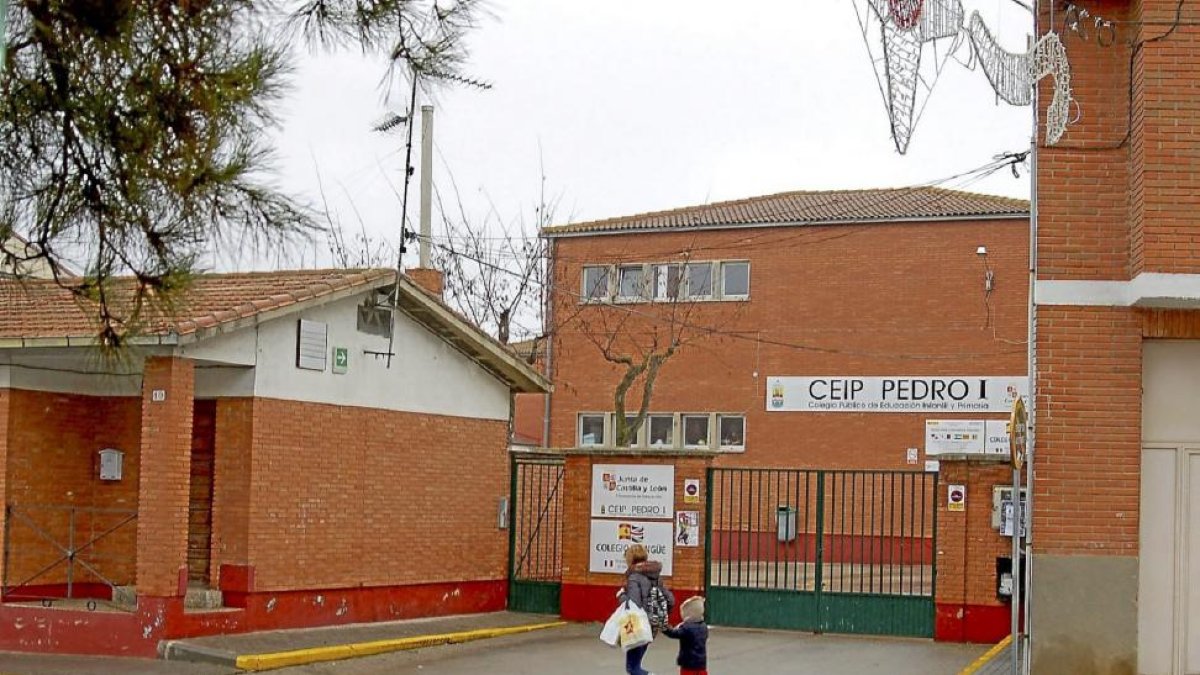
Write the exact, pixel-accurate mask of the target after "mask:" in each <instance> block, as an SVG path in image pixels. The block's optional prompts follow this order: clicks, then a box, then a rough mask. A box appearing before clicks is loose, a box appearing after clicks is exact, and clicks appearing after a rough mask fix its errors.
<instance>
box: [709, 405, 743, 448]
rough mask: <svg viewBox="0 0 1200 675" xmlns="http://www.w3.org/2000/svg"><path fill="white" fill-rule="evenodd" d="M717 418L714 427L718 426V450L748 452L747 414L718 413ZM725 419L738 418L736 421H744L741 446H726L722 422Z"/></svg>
mask: <svg viewBox="0 0 1200 675" xmlns="http://www.w3.org/2000/svg"><path fill="white" fill-rule="evenodd" d="M715 417H716V420H715V421H714V425H715V426H716V431H717V437H716V440H717V449H718V450H721V451H723V452H745V451H746V414H745V413H716V415H715ZM725 418H729V419H734V418H736V419H740V420H741V421H742V443H741V445H726V444H725V441H724V439H723V438H722V437H721V420H723V419H725Z"/></svg>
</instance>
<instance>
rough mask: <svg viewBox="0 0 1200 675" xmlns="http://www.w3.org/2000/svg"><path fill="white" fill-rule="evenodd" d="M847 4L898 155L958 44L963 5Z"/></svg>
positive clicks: (929, 0)
mask: <svg viewBox="0 0 1200 675" xmlns="http://www.w3.org/2000/svg"><path fill="white" fill-rule="evenodd" d="M852 2H853V4H854V10H855V12H856V13H857V14H858V19H859V26H860V27H861V28H862V34H863V41H864V42H865V43H866V45H867V52H868V53H869V54H870V56H871V65H872V66H873V68H874V70H875V79H876V81H877V82H878V83H879V90H880V93H881V94H882V95H883V102H884V106H885V107H886V109H887V113H888V118H889V119H890V120H891V127H892V139H893V141H894V142H895V144H896V150H897V151H898V152H899V153H900V154H902V155H903V154H904V153H905V152H906V151H907V150H908V142H909V140H910V139H911V138H912V134H913V129H914V128H915V127H916V124H917V121H918V120H919V119H920V117H921V112H922V111H923V110H924V109H925V104H926V103H927V102H928V101H929V96H930V94H932V93H933V87H934V85H935V84H936V83H937V80H938V77H940V76H941V73H942V69H943V68H944V67H945V65H946V62H947V61H948V60H949V59H950V56H951V55H952V54H953V53H954V52H955V50H956V49H958V47H959V45H960V44H961V43H962V39H963V32H962V26H963V6H962V2H961V0H852ZM943 43H945V44H943ZM926 51H928V52H930V53H928V54H926V53H925V52H926Z"/></svg>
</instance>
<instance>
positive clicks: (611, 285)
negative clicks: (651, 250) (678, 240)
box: [579, 260, 750, 302]
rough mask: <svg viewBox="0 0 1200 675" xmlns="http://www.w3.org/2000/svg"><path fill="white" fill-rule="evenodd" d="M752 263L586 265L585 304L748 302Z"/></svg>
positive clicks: (583, 297)
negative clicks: (609, 302) (651, 301)
mask: <svg viewBox="0 0 1200 675" xmlns="http://www.w3.org/2000/svg"><path fill="white" fill-rule="evenodd" d="M749 297H750V263H749V262H748V261H745V260H727V261H707V262H675V263H650V264H639V265H585V266H584V268H583V285H582V287H581V288H580V293H579V298H580V300H581V301H582V302H608V301H612V300H617V301H620V302H642V301H650V300H653V301H656V302H664V301H668V302H669V301H676V300H688V301H705V300H746V299H748V298H749Z"/></svg>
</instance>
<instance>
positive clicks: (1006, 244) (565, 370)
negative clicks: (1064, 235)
mask: <svg viewBox="0 0 1200 675" xmlns="http://www.w3.org/2000/svg"><path fill="white" fill-rule="evenodd" d="M979 245H985V246H987V248H988V252H989V255H988V262H989V264H990V265H991V267H992V269H993V270H994V272H995V279H996V286H995V291H994V292H993V293H992V294H991V297H990V305H991V317H990V323H989V319H988V312H987V309H986V308H985V304H984V293H983V289H984V265H983V262H982V261H981V260H980V259H979V258H978V256H976V254H975V249H976V247H977V246H979ZM555 246H556V253H555V267H554V278H555V287H556V291H557V292H556V296H555V299H556V301H557V302H556V305H555V308H554V317H555V319H556V321H558V322H561V323H562V324H563V325H561V326H560V327H559V328H558V330H557V332H556V333H555V336H556V340H555V345H554V349H555V352H554V361H553V364H554V373H553V379H554V383H555V393H554V394H553V396H552V401H553V408H552V412H551V425H552V426H551V439H550V440H551V444H552V445H555V446H560V447H561V446H570V445H573V444H574V443H575V441H576V439H575V424H576V422H575V420H576V417H575V416H576V413H578V412H580V411H601V412H603V411H609V410H611V409H612V401H611V392H612V390H613V387H614V383H615V382H616V381H617V377H618V370H617V369H616V368H615V367H614V366H612V365H610V364H608V363H607V362H606V361H604V359H603V358H601V356H600V352H599V350H598V349H597V347H596V346H595V345H594V344H593V343H592V342H591V341H590V340H589V339H588V334H589V333H591V334H592V335H596V334H598V333H602V332H603V325H602V322H601V320H600V319H599V318H598V317H599V314H600V313H602V312H607V313H609V314H610V315H611V316H612V317H616V318H615V319H613V320H612V322H610V324H609V325H610V326H616V325H617V323H616V321H618V320H619V318H620V316H622V315H621V314H620V312H621V310H620V309H601V308H598V307H595V306H581V305H579V304H578V302H577V301H576V298H577V297H578V295H577V293H578V288H579V284H580V275H581V267H582V266H583V265H584V264H587V263H617V262H642V261H647V262H662V261H667V260H671V259H678V257H679V256H678V252H680V251H687V250H690V251H692V258H693V259H694V260H719V259H743V260H744V259H749V260H750V261H751V263H750V264H751V270H750V298H751V299H750V300H749V301H748V302H723V303H708V304H699V305H697V306H695V307H694V308H693V309H691V310H689V311H691V315H690V316H689V318H688V321H689V323H691V324H693V325H695V326H701V327H712V328H717V329H719V330H720V332H721V333H722V334H721V335H712V336H707V337H701V338H698V339H697V340H696V341H695V342H693V343H691V344H688V345H686V346H685V347H684V348H683V349H682V350H681V351H680V352H679V353H678V354H677V355H676V356H674V357H673V358H672V359H671V360H670V361H668V363H667V364H666V366H664V368H663V370H662V373H661V375H660V377H659V380H658V384H657V386H656V388H655V391H654V397H653V400H652V405H651V410H654V411H665V412H733V413H743V412H744V413H745V414H746V452H745V453H744V454H741V455H731V456H727V457H722V458H721V459H720V460H718V463H720V464H733V465H740V466H749V465H759V466H761V465H781V466H821V467H844V468H902V467H906V465H905V450H906V448H909V447H922V446H923V444H924V419H925V418H924V416H922V415H919V414H895V415H892V414H859V415H856V414H846V413H839V414H824V415H823V414H808V413H780V412H771V413H769V412H766V410H765V407H766V406H765V378H766V377H767V376H773V375H837V374H846V375H888V374H913V375H946V374H979V375H1021V374H1024V373H1025V372H1026V363H1025V362H1026V356H1025V346H1024V344H1023V341H1024V339H1025V336H1026V316H1027V308H1026V298H1027V295H1028V272H1027V259H1028V251H1029V243H1028V224H1027V222H1026V221H1023V220H1009V221H981V222H963V223H957V222H953V223H928V224H920V223H913V224H890V225H866V226H842V227H805V228H776V229H761V228H760V229H745V230H734V231H701V232H679V233H661V234H640V235H617V236H604V237H585V238H564V239H559V240H556V242H555ZM673 254H675V255H673ZM626 307H628V308H630V309H633V310H635V311H636V312H638V314H636V315H634V316H633V317H631V318H629V319H627V323H626V324H625V325H623V326H621V328H622V330H628V329H633V330H644V329H645V322H646V321H647V320H650V321H652V320H654V313H655V312H660V311H665V310H663V309H662V305H653V304H650V303H639V304H635V305H629V306H626ZM642 313H645V314H648V315H649V318H648V319H647V318H645V317H643V316H642ZM639 321H640V322H641V324H642V325H639ZM631 399H632V401H631V403H636V402H637V400H638V397H637V396H631Z"/></svg>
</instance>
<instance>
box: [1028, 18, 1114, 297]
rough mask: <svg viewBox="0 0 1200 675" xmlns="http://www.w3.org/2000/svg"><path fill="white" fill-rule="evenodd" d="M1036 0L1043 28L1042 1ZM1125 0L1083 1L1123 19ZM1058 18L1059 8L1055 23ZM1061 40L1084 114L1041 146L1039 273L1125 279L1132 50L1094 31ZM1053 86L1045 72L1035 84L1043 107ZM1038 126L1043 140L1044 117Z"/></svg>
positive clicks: (1043, 275) (1050, 276) (1045, 20)
mask: <svg viewBox="0 0 1200 675" xmlns="http://www.w3.org/2000/svg"><path fill="white" fill-rule="evenodd" d="M1039 4H1040V5H1041V6H1042V7H1043V14H1042V27H1043V29H1046V28H1047V26H1048V25H1049V15H1048V14H1047V13H1046V12H1045V5H1046V3H1045V2H1042V3H1039ZM1128 5H1129V3H1128V2H1116V1H1113V0H1102V1H1100V2H1096V3H1091V4H1089V5H1088V7H1087V8H1088V11H1090V12H1091V13H1092V14H1093V15H1095V16H1102V17H1104V18H1106V19H1110V20H1113V21H1124V20H1126V19H1127V18H1128V17H1129V12H1128ZM1062 17H1063V14H1062V10H1061V9H1059V10H1058V11H1057V12H1056V21H1057V22H1059V24H1060V26H1059V27H1060V28H1061V22H1062ZM1092 32H1093V33H1094V32H1095V31H1092ZM1122 37H1125V36H1122ZM1063 39H1064V40H1065V43H1066V46H1067V53H1068V57H1069V59H1070V62H1071V86H1072V89H1073V92H1074V93H1073V96H1074V98H1075V99H1076V100H1077V101H1078V102H1079V105H1080V110H1081V112H1082V115H1081V116H1080V118H1079V122H1078V123H1077V124H1074V125H1072V126H1071V127H1070V128H1069V130H1068V131H1067V133H1066V135H1064V136H1063V139H1062V140H1061V141H1060V143H1059V144H1058V145H1057V146H1054V147H1050V148H1042V149H1041V150H1040V151H1039V155H1038V228H1039V233H1038V234H1039V236H1038V269H1039V272H1040V277H1041V278H1043V279H1110V280H1111V279H1128V278H1129V276H1128V273H1129V263H1130V229H1129V225H1128V217H1129V203H1130V180H1131V176H1130V169H1129V163H1128V161H1129V145H1128V143H1125V144H1122V141H1123V140H1124V139H1125V138H1126V135H1127V133H1128V132H1129V124H1128V119H1129V114H1128V111H1129V106H1128V99H1129V53H1130V49H1129V47H1128V46H1127V45H1126V44H1124V42H1123V40H1117V41H1116V43H1115V44H1113V45H1112V46H1108V47H1101V46H1100V45H1099V43H1098V40H1097V39H1096V38H1095V37H1093V39H1092V40H1090V41H1085V40H1082V39H1080V38H1079V37H1078V36H1076V35H1072V34H1067V35H1065V36H1064V38H1063ZM1051 92H1052V90H1051V78H1047V79H1046V80H1043V81H1042V87H1041V104H1042V106H1043V108H1044V106H1045V105H1046V104H1047V103H1048V102H1049V101H1050V96H1051ZM1072 114H1074V112H1073V113H1072ZM1042 119H1043V120H1044V119H1045V117H1044V115H1043V117H1042ZM1039 133H1040V134H1041V135H1042V137H1043V140H1044V134H1045V125H1044V124H1042V125H1041V128H1040V129H1039Z"/></svg>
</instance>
